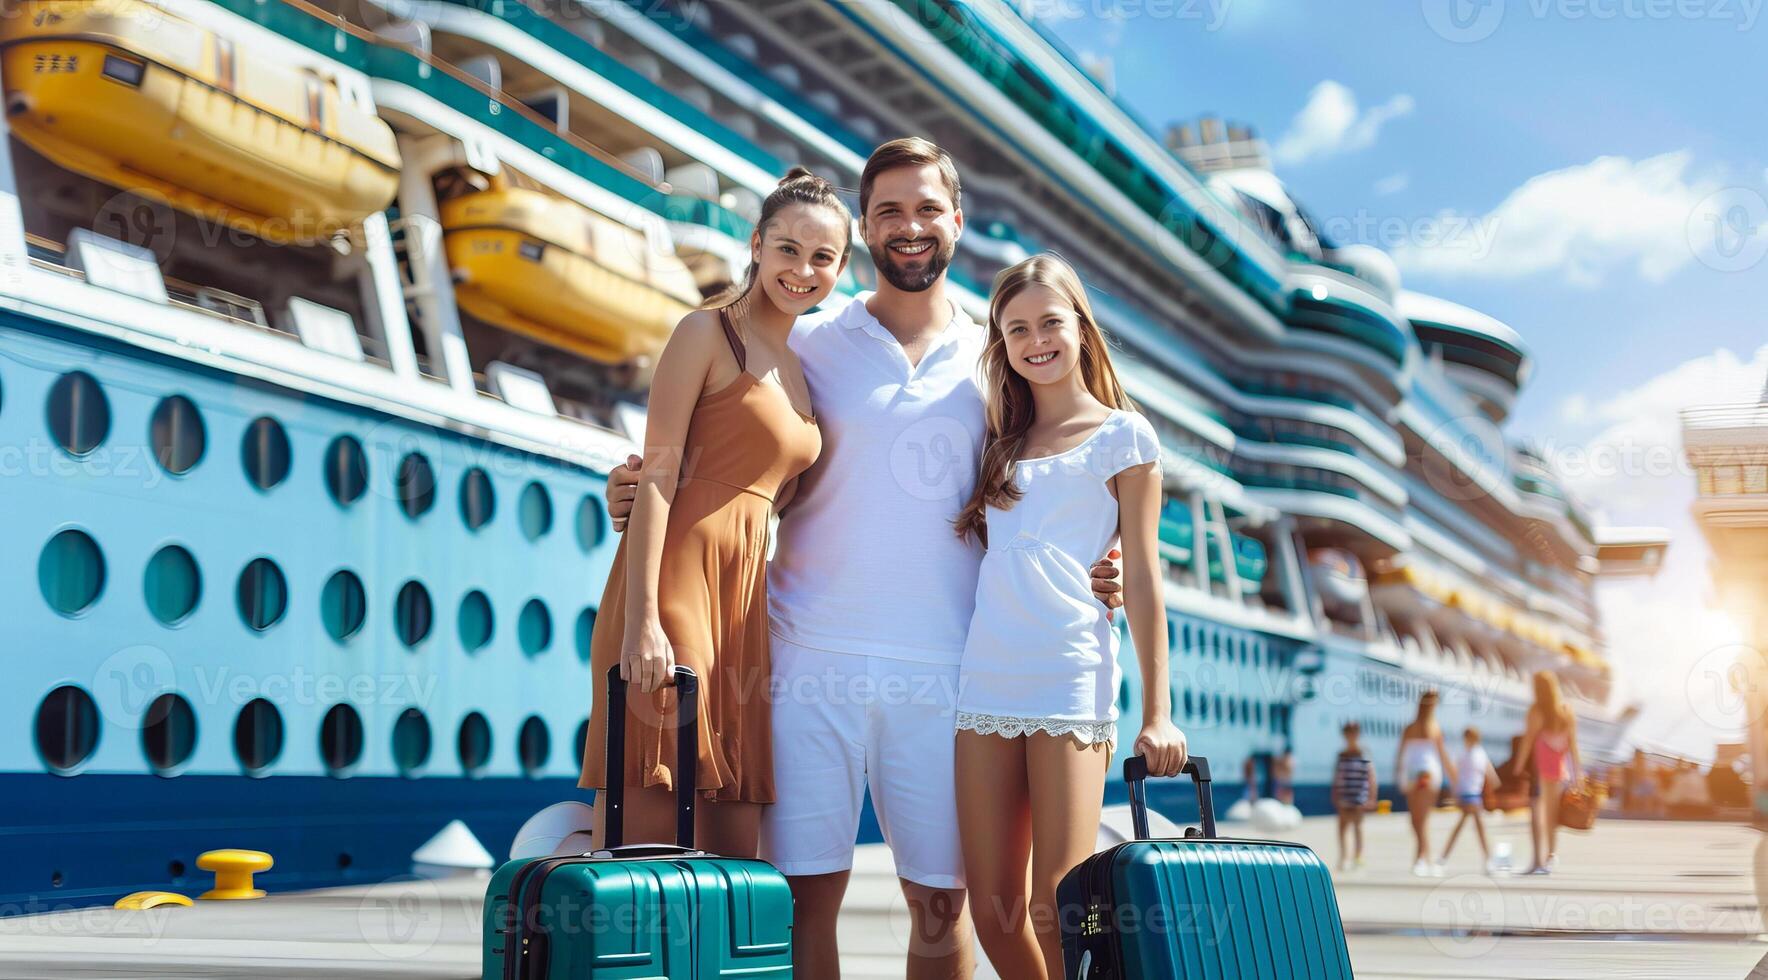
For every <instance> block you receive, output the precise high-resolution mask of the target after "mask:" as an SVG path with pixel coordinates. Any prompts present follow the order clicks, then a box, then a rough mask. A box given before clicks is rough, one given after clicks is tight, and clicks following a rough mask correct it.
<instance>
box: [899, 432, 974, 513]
mask: <svg viewBox="0 0 1768 980" xmlns="http://www.w3.org/2000/svg"><path fill="white" fill-rule="evenodd" d="M975 472H976V459H975V449H974V446H973V444H972V442H971V436H970V430H969V429H968V428H966V427H965V425H964V423H963V422H961V421H959V420H958V419H956V418H953V417H952V416H949V415H929V416H925V417H923V418H921V419H918V420H916V421H915V422H913V423H910V424H909V425H908V426H906V427H905V428H904V429H903V430H902V432H901V433H899V434H898V435H897V437H896V440H895V441H894V442H893V443H891V446H890V475H891V476H892V477H893V478H895V480H896V485H897V486H898V487H901V488H902V490H903V491H904V492H905V493H907V494H908V495H909V496H911V497H914V498H915V499H916V500H926V501H935V500H953V499H956V498H959V497H961V496H963V495H964V490H965V488H966V487H967V486H968V485H969V483H970V481H971V479H972V478H973V477H974V475H975Z"/></svg>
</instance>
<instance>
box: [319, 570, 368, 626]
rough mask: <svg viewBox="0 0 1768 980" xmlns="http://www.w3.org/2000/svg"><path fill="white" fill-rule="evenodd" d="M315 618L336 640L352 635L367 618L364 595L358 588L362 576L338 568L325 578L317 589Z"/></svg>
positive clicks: (365, 597) (360, 585) (360, 587)
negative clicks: (358, 576)
mask: <svg viewBox="0 0 1768 980" xmlns="http://www.w3.org/2000/svg"><path fill="white" fill-rule="evenodd" d="M319 618H320V619H321V620H322V621H323V622H324V623H325V631H326V633H328V634H330V635H331V638H332V639H334V640H336V641H338V642H339V643H342V642H344V641H345V640H348V639H349V638H350V637H352V636H355V635H356V633H357V631H359V630H361V629H362V624H363V622H364V621H365V620H366V619H368V597H367V596H366V595H365V594H364V593H363V591H362V580H361V579H359V578H357V577H356V573H355V572H352V571H350V570H349V569H347V568H340V569H338V570H337V571H335V572H333V573H332V577H331V578H329V579H326V580H325V588H324V589H322V590H321V591H320V593H319Z"/></svg>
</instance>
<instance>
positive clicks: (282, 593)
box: [239, 558, 289, 632]
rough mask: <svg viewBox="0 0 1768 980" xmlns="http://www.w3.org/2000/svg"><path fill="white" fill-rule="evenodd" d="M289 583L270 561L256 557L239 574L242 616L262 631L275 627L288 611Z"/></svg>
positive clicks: (240, 610)
mask: <svg viewBox="0 0 1768 980" xmlns="http://www.w3.org/2000/svg"><path fill="white" fill-rule="evenodd" d="M288 601H289V595H288V583H286V582H285V581H283V577H282V569H280V568H277V567H276V563H275V562H273V561H271V560H270V559H268V558H254V559H252V560H251V562H250V563H249V564H247V565H246V567H245V569H244V570H243V571H241V572H240V573H239V615H240V618H241V619H244V620H245V621H246V625H247V626H250V627H251V628H252V629H255V630H257V631H259V632H263V631H264V630H267V629H269V628H270V627H272V626H275V625H276V623H277V620H280V619H281V618H282V614H283V612H285V611H286V610H287V609H288Z"/></svg>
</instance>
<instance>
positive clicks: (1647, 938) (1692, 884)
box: [0, 813, 1768, 980]
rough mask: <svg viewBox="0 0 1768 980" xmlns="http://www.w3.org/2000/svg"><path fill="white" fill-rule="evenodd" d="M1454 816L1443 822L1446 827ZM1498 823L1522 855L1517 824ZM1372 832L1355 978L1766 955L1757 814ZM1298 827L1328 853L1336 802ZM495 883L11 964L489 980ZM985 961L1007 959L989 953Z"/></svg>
mask: <svg viewBox="0 0 1768 980" xmlns="http://www.w3.org/2000/svg"><path fill="white" fill-rule="evenodd" d="M1451 822H1452V818H1451V817H1450V816H1449V815H1448V814H1446V813H1445V814H1439V815H1438V816H1437V817H1436V818H1435V824H1436V826H1437V827H1438V830H1437V831H1436V833H1437V835H1438V838H1439V840H1440V839H1441V836H1442V835H1444V834H1446V833H1447V832H1448V829H1449V827H1450V825H1451ZM1489 829H1490V830H1491V831H1492V836H1493V840H1494V841H1505V842H1508V843H1509V844H1510V846H1511V848H1512V851H1513V852H1514V853H1515V854H1516V855H1517V857H1518V859H1519V860H1522V861H1526V860H1527V855H1528V828H1527V825H1526V823H1525V822H1524V821H1523V820H1521V819H1520V818H1514V817H1513V818H1501V819H1499V820H1496V821H1493V822H1491V824H1490V825H1489ZM1224 831H1225V832H1228V833H1245V831H1244V830H1243V829H1240V828H1237V827H1236V825H1225V826H1224ZM1248 835H1249V836H1253V835H1251V834H1248ZM1368 835H1369V842H1368V855H1369V860H1368V865H1367V867H1366V868H1365V869H1364V870H1362V871H1359V872H1353V873H1351V874H1347V875H1340V876H1338V880H1337V886H1338V896H1339V902H1340V905H1341V908H1342V910H1343V914H1344V919H1345V924H1346V931H1347V932H1348V933H1349V935H1350V948H1351V958H1352V960H1353V963H1354V966H1355V968H1356V972H1357V975H1358V976H1359V977H1363V978H1382V977H1396V978H1397V977H1408V978H1412V977H1424V976H1429V977H1433V978H1437V980H1464V978H1485V977H1491V978H1506V980H1509V978H1515V977H1562V978H1585V977H1589V978H1597V977H1600V978H1604V980H1618V978H1624V977H1665V976H1676V977H1678V978H1680V980H1700V978H1707V977H1711V978H1716V980H1717V978H1724V980H1736V978H1739V977H1743V976H1745V975H1746V974H1748V975H1751V976H1755V975H1756V974H1752V973H1750V971H1751V969H1752V968H1753V967H1755V966H1756V965H1757V964H1758V963H1759V962H1762V961H1763V960H1764V957H1768V935H1764V933H1765V932H1768V928H1765V927H1764V923H1763V918H1762V914H1763V913H1762V911H1761V907H1760V905H1759V904H1758V903H1759V902H1760V901H1761V900H1762V899H1763V898H1768V837H1765V836H1764V835H1762V834H1760V833H1758V832H1756V831H1755V830H1752V829H1750V828H1749V827H1746V826H1741V825H1738V824H1720V823H1668V822H1658V821H1622V820H1605V821H1603V822H1602V823H1601V824H1599V826H1598V828H1597V829H1596V830H1595V831H1593V832H1591V833H1588V834H1574V833H1566V834H1563V835H1562V838H1561V848H1560V851H1561V865H1560V867H1561V870H1560V871H1559V872H1558V873H1556V874H1554V875H1552V876H1549V877H1528V878H1519V877H1497V878H1491V877H1487V876H1485V875H1483V874H1477V873H1474V871H1475V869H1476V866H1477V859H1476V854H1477V846H1476V844H1475V842H1474V841H1473V840H1472V839H1471V838H1466V839H1463V840H1462V841H1460V842H1459V844H1458V847H1457V854H1456V856H1455V859H1454V861H1453V862H1452V863H1451V866H1450V868H1449V870H1448V875H1447V877H1444V878H1441V879H1420V878H1414V877H1412V875H1411V874H1410V872H1409V858H1410V848H1411V844H1410V837H1409V833H1408V830H1407V827H1406V819H1405V817H1404V816H1401V815H1392V816H1372V817H1371V818H1370V820H1369V822H1368ZM1258 836H1265V835H1258ZM1288 836H1290V837H1292V838H1293V839H1296V840H1300V841H1302V842H1304V843H1307V844H1310V845H1311V846H1313V847H1314V848H1315V849H1316V850H1318V851H1319V852H1320V853H1321V854H1322V855H1324V856H1326V857H1328V858H1329V859H1330V858H1331V856H1332V855H1333V844H1332V837H1333V821H1332V819H1331V818H1329V817H1321V818H1310V819H1308V820H1307V821H1305V822H1304V823H1303V825H1302V826H1301V827H1300V828H1298V829H1297V830H1295V831H1294V832H1292V833H1291V834H1289V835H1288ZM855 870H856V873H855V876H854V881H853V886H852V888H851V889H850V891H849V893H848V904H847V910H846V913H845V917H844V919H843V921H842V925H841V932H842V935H841V940H842V949H843V960H844V963H845V970H844V974H845V976H846V977H847V978H848V980H872V978H884V977H901V976H902V975H903V959H902V957H903V950H904V949H905V943H906V935H907V928H906V922H907V919H906V913H905V911H904V908H903V905H902V901H901V898H900V896H899V894H898V892H897V889H896V886H895V882H894V880H893V877H892V874H891V866H890V859H889V855H888V853H886V852H884V851H883V850H882V849H881V847H877V846H874V847H868V848H865V849H863V850H862V854H861V857H860V861H859V865H858V867H857V868H856V869H855ZM483 889H484V882H483V881H482V880H472V879H455V880H448V881H440V882H432V881H421V880H402V881H393V882H387V883H384V884H380V885H375V886H371V887H353V888H334V889H323V890H316V891H309V892H290V893H281V894H273V895H271V896H270V897H268V898H266V899H263V900H260V901H250V902H234V903H220V902H198V903H197V904H196V906H195V907H194V908H172V909H158V910H152V911H146V912H124V911H117V910H114V909H108V908H101V909H84V910H71V911H62V912H51V913H43V914H35V915H18V916H13V917H10V918H6V919H0V977H4V978H15V977H16V978H30V980H37V978H41V977H46V976H55V977H80V978H98V977H103V978H124V977H128V978H147V977H156V978H157V977H203V978H216V977H252V978H259V980H279V978H291V980H292V978H329V977H349V978H379V977H401V978H423V980H443V978H447V980H466V978H475V977H478V976H479V928H480V926H479V913H480V901H481V895H482V892H483ZM1759 890H1761V891H1759ZM1762 975H1764V976H1768V966H1764V968H1763V974H1762ZM977 976H978V977H993V976H994V974H993V973H992V972H990V971H989V970H988V968H987V966H986V964H984V965H983V966H982V967H981V969H979V970H978V973H977Z"/></svg>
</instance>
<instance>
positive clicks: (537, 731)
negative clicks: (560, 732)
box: [516, 715, 552, 776]
mask: <svg viewBox="0 0 1768 980" xmlns="http://www.w3.org/2000/svg"><path fill="white" fill-rule="evenodd" d="M516 754H517V755H519V756H520V757H521V761H522V772H523V774H524V775H528V776H537V775H539V774H540V770H541V769H543V768H545V767H546V759H547V756H549V755H551V754H552V735H551V733H549V732H548V731H547V730H546V722H544V721H542V720H541V719H540V716H539V715H529V716H528V720H527V721H524V722H522V733H521V735H520V737H519V738H518V739H517V741H516Z"/></svg>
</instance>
